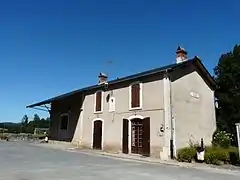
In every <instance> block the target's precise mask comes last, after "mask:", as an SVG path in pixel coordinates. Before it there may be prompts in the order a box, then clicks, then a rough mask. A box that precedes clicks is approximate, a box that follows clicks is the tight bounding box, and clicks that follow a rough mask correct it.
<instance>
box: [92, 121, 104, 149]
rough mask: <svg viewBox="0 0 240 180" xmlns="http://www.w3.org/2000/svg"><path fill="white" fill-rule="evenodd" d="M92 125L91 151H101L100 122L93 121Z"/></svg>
mask: <svg viewBox="0 0 240 180" xmlns="http://www.w3.org/2000/svg"><path fill="white" fill-rule="evenodd" d="M93 124H94V125H93V149H102V121H101V120H95V121H94V123H93Z"/></svg>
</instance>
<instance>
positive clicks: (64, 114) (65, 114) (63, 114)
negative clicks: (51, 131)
mask: <svg viewBox="0 0 240 180" xmlns="http://www.w3.org/2000/svg"><path fill="white" fill-rule="evenodd" d="M63 116H67V117H68V119H67V120H68V121H67V129H61V125H62V117H63ZM68 127H69V113H62V114H61V115H60V123H59V130H60V131H68Z"/></svg>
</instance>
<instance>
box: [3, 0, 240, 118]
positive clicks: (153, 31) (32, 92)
mask: <svg viewBox="0 0 240 180" xmlns="http://www.w3.org/2000/svg"><path fill="white" fill-rule="evenodd" d="M239 6H240V2H238V1H237V0H232V1H225V0H222V1H204V0H203V1H192V0H191V1H190V0H185V1H184V0H183V1H179V0H174V1H173V0H169V1H160V0H159V1H155V0H154V1H152V0H136V1H133V0H121V1H118V0H114V1H112V0H82V1H78V0H71V1H69V0H41V1H40V0H35V1H33V0H21V1H19V0H8V1H1V2H0V23H1V26H0V62H1V66H0V67H1V70H0V87H1V88H0V100H1V101H0V121H20V120H21V118H22V116H23V115H24V114H28V115H29V116H30V118H31V117H32V116H33V113H36V112H37V113H39V114H40V115H41V116H46V115H47V114H46V113H42V112H39V111H36V110H29V109H26V108H25V106H26V105H28V104H31V103H33V102H37V101H40V100H44V99H47V98H49V97H52V96H55V95H58V94H61V93H64V92H68V91H71V90H73V89H78V88H81V87H84V86H87V85H92V84H95V83H96V82H97V76H98V74H99V72H101V71H104V72H107V73H108V74H109V77H110V79H113V78H115V77H121V76H125V75H129V74H131V73H136V72H140V71H144V70H148V69H151V68H155V67H159V66H162V65H166V64H170V63H174V62H175V50H176V48H177V46H178V45H182V46H183V47H185V48H186V49H187V51H188V52H189V56H190V57H192V56H194V55H198V56H199V57H200V58H201V59H202V60H203V63H204V64H205V65H206V67H207V68H208V69H209V71H210V72H212V69H213V68H214V66H215V65H216V63H217V61H218V58H219V56H220V55H221V53H224V52H227V51H229V50H231V48H232V47H233V46H234V44H236V43H239V40H240V35H239V32H240V25H239V19H238V18H239ZM108 61H112V62H113V63H112V64H109V63H107V62H108Z"/></svg>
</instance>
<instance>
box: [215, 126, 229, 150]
mask: <svg viewBox="0 0 240 180" xmlns="http://www.w3.org/2000/svg"><path fill="white" fill-rule="evenodd" d="M232 140H233V135H232V134H230V133H227V132H226V131H219V130H217V131H216V132H215V133H214V134H213V141H212V144H213V145H214V146H220V147H222V148H228V147H230V145H231V142H232Z"/></svg>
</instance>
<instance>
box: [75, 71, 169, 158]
mask: <svg viewBox="0 0 240 180" xmlns="http://www.w3.org/2000/svg"><path fill="white" fill-rule="evenodd" d="M161 79H162V76H161V75H159V76H154V77H149V78H148V79H144V80H143V81H142V82H143V85H142V93H143V107H142V109H141V110H135V111H129V84H131V83H132V82H127V83H124V84H119V85H118V87H113V88H112V89H111V90H109V91H105V92H104V98H103V101H104V103H103V113H100V114H95V113H94V97H95V95H94V94H93V93H94V92H93V93H91V94H88V95H86V96H85V100H84V105H83V107H84V112H83V126H82V136H83V142H82V144H83V145H84V146H88V147H91V146H92V129H93V127H92V121H93V120H94V119H96V118H101V119H103V121H104V125H103V127H104V130H103V149H105V150H114V151H121V149H122V121H123V118H128V117H130V116H133V115H141V116H143V117H150V146H151V154H152V155H154V156H159V152H160V151H161V148H162V146H163V145H164V138H163V137H160V136H159V133H158V130H159V127H160V125H161V124H163V123H164V122H163V120H164V119H163V118H164V113H163V81H162V80H161ZM153 80H154V81H153ZM109 93H112V94H113V96H114V97H115V102H116V104H115V107H116V109H115V112H109V104H108V103H107V102H106V96H107V95H108V94H109ZM79 123H80V121H79ZM79 133H80V131H79Z"/></svg>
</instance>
